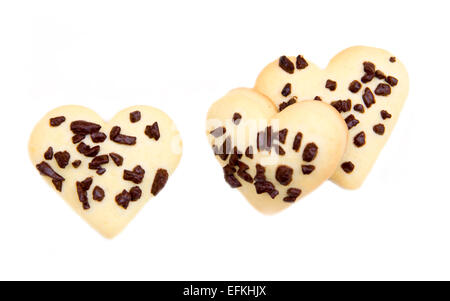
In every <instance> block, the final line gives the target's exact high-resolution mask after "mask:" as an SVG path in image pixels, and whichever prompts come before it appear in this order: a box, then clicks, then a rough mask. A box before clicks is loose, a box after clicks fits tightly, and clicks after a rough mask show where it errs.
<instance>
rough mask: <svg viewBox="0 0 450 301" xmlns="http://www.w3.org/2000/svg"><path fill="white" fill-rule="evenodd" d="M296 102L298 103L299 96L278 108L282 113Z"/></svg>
mask: <svg viewBox="0 0 450 301" xmlns="http://www.w3.org/2000/svg"><path fill="white" fill-rule="evenodd" d="M296 102H297V96H294V97H292V98H291V99H289V100H288V101H287V102H286V101H285V102H282V103H280V105H279V106H278V110H279V111H280V112H281V111H283V110H284V109H286V108H287V107H289V106H290V105H293V104H294V103H296Z"/></svg>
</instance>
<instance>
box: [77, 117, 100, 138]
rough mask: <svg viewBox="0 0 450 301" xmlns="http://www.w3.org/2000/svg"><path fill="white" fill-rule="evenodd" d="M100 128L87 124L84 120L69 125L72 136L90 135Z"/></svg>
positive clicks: (93, 124)
mask: <svg viewBox="0 0 450 301" xmlns="http://www.w3.org/2000/svg"><path fill="white" fill-rule="evenodd" d="M101 128H102V127H101V126H100V125H98V124H95V123H92V122H87V121H84V120H77V121H74V122H72V123H71V124H70V130H71V131H72V132H73V133H74V134H80V135H85V136H86V135H90V134H92V133H96V132H98V131H100V129H101Z"/></svg>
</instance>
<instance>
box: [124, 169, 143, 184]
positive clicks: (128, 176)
mask: <svg viewBox="0 0 450 301" xmlns="http://www.w3.org/2000/svg"><path fill="white" fill-rule="evenodd" d="M144 176H145V170H144V169H143V168H142V167H141V166H140V165H137V166H136V167H135V168H133V170H132V171H131V170H126V169H125V170H124V171H123V179H124V180H125V181H131V182H133V183H134V184H140V183H141V182H142V180H143V179H144Z"/></svg>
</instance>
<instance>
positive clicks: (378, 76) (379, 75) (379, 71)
mask: <svg viewBox="0 0 450 301" xmlns="http://www.w3.org/2000/svg"><path fill="white" fill-rule="evenodd" d="M375 77H376V78H378V79H385V78H386V75H385V74H384V73H383V72H382V71H381V70H377V71H375Z"/></svg>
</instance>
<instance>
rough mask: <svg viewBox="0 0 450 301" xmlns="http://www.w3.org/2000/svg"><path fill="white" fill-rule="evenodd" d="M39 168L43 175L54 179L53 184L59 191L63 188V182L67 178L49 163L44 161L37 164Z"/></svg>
mask: <svg viewBox="0 0 450 301" xmlns="http://www.w3.org/2000/svg"><path fill="white" fill-rule="evenodd" d="M36 168H37V170H38V171H39V173H40V174H41V175H44V176H47V177H49V178H51V179H52V182H53V185H54V186H55V188H56V189H57V190H58V191H61V189H62V182H63V181H64V180H65V179H64V178H63V177H62V176H61V175H59V174H58V173H56V172H55V171H54V170H53V169H52V168H51V167H50V165H48V163H46V162H44V161H42V162H41V163H39V164H37V165H36Z"/></svg>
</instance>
